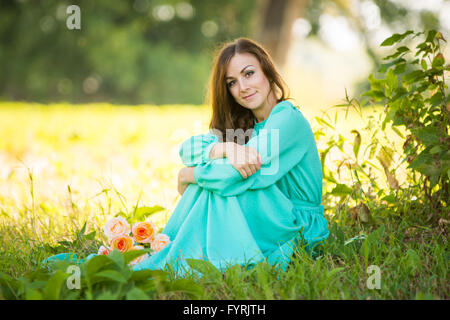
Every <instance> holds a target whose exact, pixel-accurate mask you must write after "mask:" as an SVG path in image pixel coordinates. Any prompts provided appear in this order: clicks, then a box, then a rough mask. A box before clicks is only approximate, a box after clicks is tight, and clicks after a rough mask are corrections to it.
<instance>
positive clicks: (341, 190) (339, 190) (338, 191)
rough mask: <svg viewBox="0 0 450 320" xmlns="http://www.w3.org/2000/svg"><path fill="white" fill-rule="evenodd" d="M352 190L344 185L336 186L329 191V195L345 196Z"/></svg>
mask: <svg viewBox="0 0 450 320" xmlns="http://www.w3.org/2000/svg"><path fill="white" fill-rule="evenodd" d="M352 191H353V189H352V188H349V187H348V186H346V185H345V184H341V183H339V184H337V185H336V187H335V188H334V189H333V190H332V191H331V194H333V195H335V196H346V195H349V194H350V193H352Z"/></svg>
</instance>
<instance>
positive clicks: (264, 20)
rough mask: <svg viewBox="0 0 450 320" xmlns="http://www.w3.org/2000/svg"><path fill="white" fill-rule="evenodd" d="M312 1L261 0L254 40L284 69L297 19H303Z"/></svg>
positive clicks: (256, 18) (257, 12)
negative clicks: (293, 27) (292, 30)
mask: <svg viewBox="0 0 450 320" xmlns="http://www.w3.org/2000/svg"><path fill="white" fill-rule="evenodd" d="M309 1H310V0H261V2H260V5H259V8H258V10H257V11H256V17H255V24H254V32H253V34H254V38H255V40H257V41H258V42H259V43H261V44H262V45H263V46H264V48H265V49H266V50H267V51H268V52H269V54H270V55H271V56H272V58H273V60H274V62H275V64H276V65H277V67H278V68H283V67H284V64H285V62H286V56H287V53H288V50H289V47H290V43H291V29H292V24H293V23H294V21H295V19H297V18H299V17H302V16H303V15H304V13H305V11H306V7H307V5H308V3H309Z"/></svg>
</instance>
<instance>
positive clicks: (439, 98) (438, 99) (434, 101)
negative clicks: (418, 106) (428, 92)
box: [430, 91, 444, 107]
mask: <svg viewBox="0 0 450 320" xmlns="http://www.w3.org/2000/svg"><path fill="white" fill-rule="evenodd" d="M430 104H431V106H433V107H434V106H438V105H441V104H444V96H443V95H442V93H441V92H440V91H438V92H436V93H435V94H433V96H432V97H431V98H430Z"/></svg>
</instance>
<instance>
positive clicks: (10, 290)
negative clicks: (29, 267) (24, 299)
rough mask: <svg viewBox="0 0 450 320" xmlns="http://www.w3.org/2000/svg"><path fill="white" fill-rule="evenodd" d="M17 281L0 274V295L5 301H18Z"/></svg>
mask: <svg viewBox="0 0 450 320" xmlns="http://www.w3.org/2000/svg"><path fill="white" fill-rule="evenodd" d="M18 285H19V284H18V281H17V280H16V279H14V278H12V277H10V276H9V275H7V274H6V273H3V272H0V288H1V289H2V295H3V297H4V298H5V299H7V300H13V299H18V298H19V297H18V294H17V293H16V291H17V290H18Z"/></svg>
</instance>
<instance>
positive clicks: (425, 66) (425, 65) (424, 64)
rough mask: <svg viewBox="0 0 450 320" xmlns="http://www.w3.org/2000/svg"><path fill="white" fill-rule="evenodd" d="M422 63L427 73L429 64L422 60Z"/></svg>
mask: <svg viewBox="0 0 450 320" xmlns="http://www.w3.org/2000/svg"><path fill="white" fill-rule="evenodd" d="M420 63H421V65H422V69H423V70H424V71H426V70H427V69H428V65H427V62H426V61H425V59H422V61H421V62H420Z"/></svg>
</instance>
